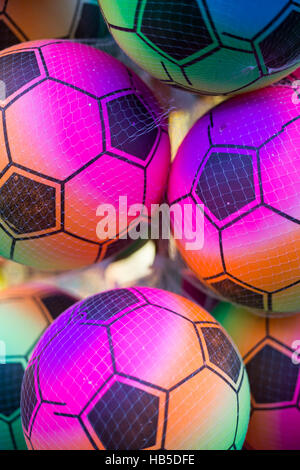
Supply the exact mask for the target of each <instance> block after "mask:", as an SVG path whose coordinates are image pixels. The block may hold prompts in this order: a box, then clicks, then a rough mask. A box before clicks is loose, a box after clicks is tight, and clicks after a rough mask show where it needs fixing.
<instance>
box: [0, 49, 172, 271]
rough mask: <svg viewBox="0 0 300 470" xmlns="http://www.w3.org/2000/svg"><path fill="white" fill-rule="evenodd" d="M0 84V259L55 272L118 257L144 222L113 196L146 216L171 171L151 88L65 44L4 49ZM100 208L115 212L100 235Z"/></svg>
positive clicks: (106, 60)
mask: <svg viewBox="0 0 300 470" xmlns="http://www.w3.org/2000/svg"><path fill="white" fill-rule="evenodd" d="M0 80H1V81H2V85H3V86H2V100H0V108H1V121H0V246H1V248H0V254H1V255H2V256H3V257H6V258H10V259H12V260H14V261H17V262H20V263H23V264H25V265H30V266H33V267H35V268H37V269H42V270H56V271H59V270H65V269H73V268H79V267H82V266H87V265H89V264H92V263H95V262H97V261H101V260H102V259H104V258H105V257H109V256H111V255H112V254H114V253H117V252H118V251H120V249H121V248H123V247H124V245H126V244H128V243H129V242H130V240H126V235H127V232H128V230H130V229H131V228H133V227H134V226H136V225H138V224H139V223H140V222H141V221H142V220H143V218H145V217H144V215H143V214H142V215H140V214H139V213H138V212H137V213H136V214H135V215H134V214H133V215H131V216H130V215H129V213H128V209H126V206H125V208H124V207H123V206H120V205H119V197H120V196H122V197H123V198H127V207H129V206H131V205H132V204H137V203H139V204H144V206H146V207H147V208H148V209H149V213H150V206H151V204H158V203H160V201H161V198H162V195H163V191H164V189H165V184H166V179H167V174H168V168H169V161H170V146H169V137H168V133H167V129H166V126H165V119H164V116H163V115H162V113H161V110H160V108H159V107H158V104H157V102H156V100H155V98H154V97H153V95H152V93H151V92H150V90H149V89H148V88H147V87H146V85H144V83H143V82H142V81H141V80H140V79H139V78H138V77H137V76H136V75H135V74H134V73H133V72H131V71H130V70H129V69H127V68H126V67H125V66H124V65H123V64H121V63H120V62H118V61H117V60H116V59H114V58H113V57H110V56H109V55H107V54H106V53H104V52H102V51H99V50H96V49H94V48H92V47H90V46H86V45H83V44H79V43H73V42H69V41H46V40H45V41H39V42H30V43H23V44H22V45H18V46H15V47H13V48H10V49H6V50H5V51H3V52H2V53H1V54H0ZM0 92H1V90H0ZM99 205H102V207H103V206H104V205H110V207H112V209H115V213H114V212H109V214H111V216H110V215H109V217H110V220H111V221H112V229H111V230H110V232H108V234H107V235H106V233H104V231H102V234H100V235H99V233H97V232H96V230H97V226H98V223H99V222H100V221H101V217H102V218H103V217H104V216H105V212H104V211H102V213H101V214H99V215H98V207H99ZM114 215H116V221H115V217H114ZM146 222H148V219H147V221H146ZM114 223H115V225H113V224H114ZM123 235H124V236H125V239H122V238H121V237H122V236H123Z"/></svg>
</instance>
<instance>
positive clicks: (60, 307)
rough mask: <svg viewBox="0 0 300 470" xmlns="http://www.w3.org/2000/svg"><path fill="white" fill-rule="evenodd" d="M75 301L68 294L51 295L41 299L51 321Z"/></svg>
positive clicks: (74, 298)
mask: <svg viewBox="0 0 300 470" xmlns="http://www.w3.org/2000/svg"><path fill="white" fill-rule="evenodd" d="M77 301H78V299H76V297H72V296H71V295H68V294H52V295H47V296H45V297H42V298H41V302H42V303H43V304H44V305H45V307H46V309H47V310H48V312H49V313H50V315H51V317H52V318H53V320H55V319H56V318H57V317H58V316H59V315H60V314H61V313H63V312H64V311H65V310H67V309H68V308H69V307H71V306H72V305H74V304H75V303H76V302H77Z"/></svg>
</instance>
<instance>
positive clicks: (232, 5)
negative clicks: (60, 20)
mask: <svg viewBox="0 0 300 470" xmlns="http://www.w3.org/2000/svg"><path fill="white" fill-rule="evenodd" d="M99 3H100V6H101V9H102V12H103V14H104V16H105V18H106V21H107V24H108V26H109V29H110V32H111V34H112V35H113V36H114V38H115V40H116V41H117V43H118V44H119V46H120V47H121V48H122V49H123V50H124V51H125V52H126V54H127V55H128V56H130V57H131V59H133V60H134V61H135V62H136V63H137V64H138V65H139V66H141V67H142V68H143V69H145V70H146V71H148V72H149V73H150V74H151V75H152V76H154V77H156V78H158V79H160V80H161V81H163V82H164V83H167V84H170V85H174V86H177V87H181V88H183V89H186V90H189V91H193V92H198V93H202V94H212V95H220V94H224V95H227V94H230V93H240V92H245V91H250V90H254V89H256V88H261V87H264V86H266V85H267V84H270V83H272V82H275V81H277V80H279V79H280V78H282V77H283V76H286V75H288V74H289V73H290V72H291V71H292V70H293V69H296V68H297V64H298V66H299V60H300V43H299V34H300V1H299V0H296V1H293V2H291V1H289V0H278V1H275V2H274V1H273V0H264V1H263V2H262V1H261V0H243V1H239V2H236V1H230V2H228V1H227V2H225V1H223V0H139V1H137V0H114V1H113V2H112V1H111V0H99Z"/></svg>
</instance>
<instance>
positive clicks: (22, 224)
mask: <svg viewBox="0 0 300 470" xmlns="http://www.w3.org/2000/svg"><path fill="white" fill-rule="evenodd" d="M55 199H56V197H55V189H54V188H52V187H51V186H47V185H45V184H43V183H40V182H38V181H34V180H32V179H30V178H27V177H26V176H23V175H18V174H16V173H13V174H12V175H11V176H10V177H9V178H8V180H7V181H6V182H5V183H4V184H3V186H2V187H1V188H0V217H1V218H2V219H3V220H4V221H5V222H6V223H7V224H8V225H9V226H10V227H11V229H12V230H13V231H14V232H15V233H17V234H25V233H32V232H39V231H42V230H47V229H50V228H53V227H55V226H56V202H55Z"/></svg>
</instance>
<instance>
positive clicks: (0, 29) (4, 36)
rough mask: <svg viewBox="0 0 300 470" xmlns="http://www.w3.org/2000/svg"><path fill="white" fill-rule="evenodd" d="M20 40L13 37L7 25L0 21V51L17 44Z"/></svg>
mask: <svg viewBox="0 0 300 470" xmlns="http://www.w3.org/2000/svg"><path fill="white" fill-rule="evenodd" d="M19 42H20V40H19V39H18V38H17V36H15V34H14V33H13V32H12V30H11V29H10V28H9V27H8V26H7V24H6V23H5V22H4V21H3V20H0V50H2V49H6V48H7V47H11V46H14V45H15V44H18V43H19Z"/></svg>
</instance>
